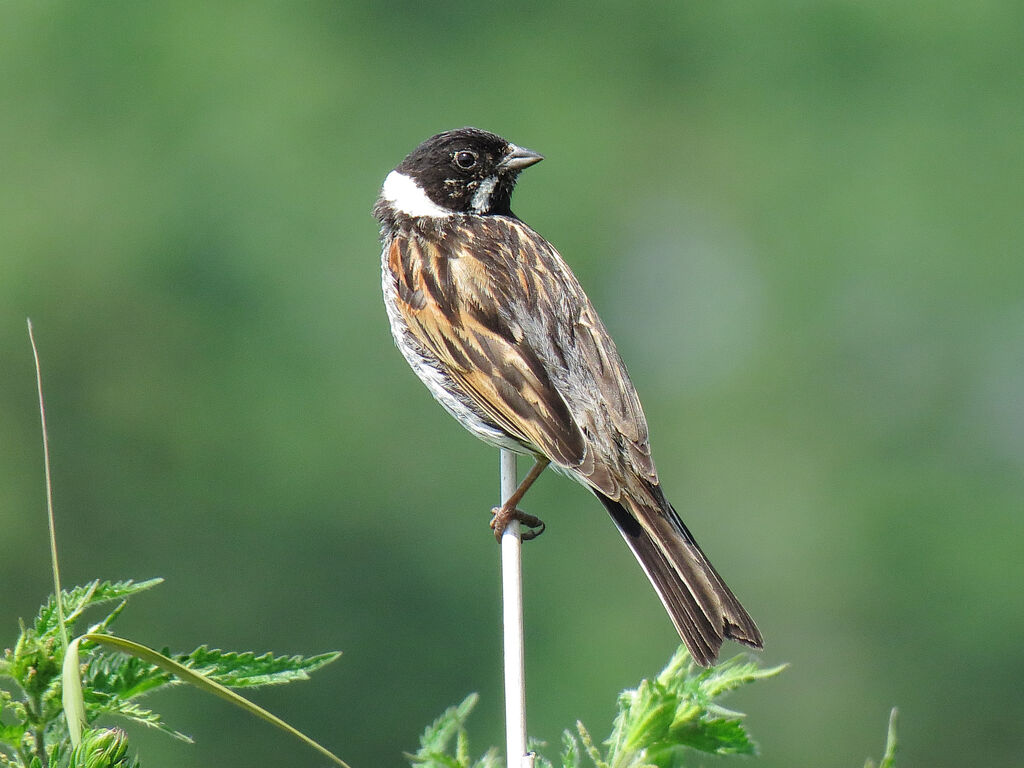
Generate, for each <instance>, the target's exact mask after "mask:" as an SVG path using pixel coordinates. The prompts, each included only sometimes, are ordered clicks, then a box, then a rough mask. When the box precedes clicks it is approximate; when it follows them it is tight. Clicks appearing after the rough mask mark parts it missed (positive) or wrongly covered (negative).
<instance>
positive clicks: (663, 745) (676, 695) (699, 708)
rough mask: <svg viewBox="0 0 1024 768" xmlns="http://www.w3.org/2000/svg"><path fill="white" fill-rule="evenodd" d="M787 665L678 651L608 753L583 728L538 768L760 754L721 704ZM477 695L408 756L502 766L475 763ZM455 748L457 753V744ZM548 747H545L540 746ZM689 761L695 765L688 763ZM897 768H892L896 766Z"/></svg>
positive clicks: (626, 766) (630, 698)
mask: <svg viewBox="0 0 1024 768" xmlns="http://www.w3.org/2000/svg"><path fill="white" fill-rule="evenodd" d="M782 670H783V667H772V668H770V669H760V668H759V667H758V666H757V665H756V664H755V663H753V662H751V661H749V660H747V659H746V658H744V657H742V656H740V657H736V658H734V659H731V660H730V661H726V662H724V663H722V664H720V665H718V666H717V667H713V668H711V669H702V668H701V667H698V666H696V665H695V664H694V663H693V661H692V660H691V658H690V656H689V654H688V653H687V651H686V648H685V647H682V646H680V648H679V650H678V651H676V654H675V656H673V657H672V660H671V661H670V662H669V664H668V666H667V667H665V669H664V670H663V671H662V672H661V674H659V675H658V676H657V677H656V678H654V679H653V680H643V681H641V683H640V685H639V686H637V687H636V688H635V689H633V690H628V691H623V693H622V694H621V695H620V696H619V701H618V714H617V715H616V717H615V722H614V725H613V727H612V733H611V736H609V737H608V739H607V740H605V742H604V746H605V747H606V749H605V750H604V751H603V752H602V751H601V749H600V748H599V747H598V746H597V745H596V744H595V743H594V740H593V738H592V737H591V735H590V732H589V731H588V730H587V729H586V727H584V725H583V723H577V724H576V733H575V734H574V733H572V732H571V731H565V732H564V733H563V734H562V750H561V753H560V755H559V758H558V762H557V763H552V762H551V761H550V760H549V759H547V758H545V757H543V756H541V755H539V754H538V755H537V758H536V765H537V766H538V768H556V766H557V767H558V768H583V765H584V760H583V755H586V756H587V759H588V761H589V764H592V765H593V766H595V768H681V766H684V765H688V764H693V761H692V759H690V757H689V756H690V755H691V753H692V751H700V752H707V753H711V754H717V755H729V754H754V753H755V752H756V747H755V745H754V742H753V741H752V740H751V739H750V736H749V735H748V734H747V731H746V729H745V728H744V726H743V724H742V722H741V721H742V718H743V715H742V714H741V713H739V712H734V711H732V710H729V709H725V708H724V707H722V706H721V705H719V704H718V703H717V701H716V700H717V699H718V698H719V697H720V696H722V695H724V694H726V693H728V692H729V691H732V690H735V689H736V688H739V687H741V686H744V685H747V684H749V683H752V682H755V681H757V680H763V679H765V678H768V677H774V676H775V675H777V674H779V672H781V671H782ZM476 702H477V696H476V694H472V695H470V696H468V697H467V698H466V699H465V700H464V701H463V702H462V703H461V704H459V705H458V706H455V707H451V708H450V709H448V710H447V711H446V712H445V713H444V714H443V715H441V717H439V718H438V719H437V720H435V721H434V723H433V724H432V725H430V726H429V727H428V728H427V729H426V730H425V731H424V732H423V735H422V736H421V737H420V749H419V750H418V751H417V752H416V753H415V754H414V755H409V756H408V757H409V760H410V762H411V763H412V764H413V765H414V766H425V767H426V768H496V767H497V766H499V765H501V763H500V759H499V757H498V753H497V750H495V749H494V748H492V749H490V750H488V751H487V752H486V753H485V754H484V755H483V756H482V757H481V758H479V759H478V760H477V761H476V762H471V761H470V758H469V748H468V737H467V735H466V729H465V721H466V718H467V717H468V715H469V713H470V712H471V711H472V709H473V707H474V706H475V705H476ZM453 739H454V741H455V749H454V751H451V749H450V745H451V744H452V740H453ZM537 746H543V745H537ZM688 761H689V762H688ZM890 768H891V766H890Z"/></svg>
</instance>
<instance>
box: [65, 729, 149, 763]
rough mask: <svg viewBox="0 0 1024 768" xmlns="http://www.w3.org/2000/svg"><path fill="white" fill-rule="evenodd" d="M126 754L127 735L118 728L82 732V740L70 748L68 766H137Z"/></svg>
mask: <svg viewBox="0 0 1024 768" xmlns="http://www.w3.org/2000/svg"><path fill="white" fill-rule="evenodd" d="M137 767H138V763H137V762H135V761H134V760H132V758H131V757H130V756H129V754H128V737H127V736H126V735H125V733H124V731H122V730H120V729H118V728H110V729H106V728H105V729H101V730H93V729H89V730H86V731H84V732H83V734H82V742H81V743H80V744H79V745H78V746H77V747H75V748H74V749H72V750H71V755H70V757H69V763H68V768H137Z"/></svg>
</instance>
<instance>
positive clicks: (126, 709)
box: [83, 691, 192, 744]
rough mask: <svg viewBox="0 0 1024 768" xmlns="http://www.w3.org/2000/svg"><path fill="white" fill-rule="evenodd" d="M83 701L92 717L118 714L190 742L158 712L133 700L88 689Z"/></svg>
mask: <svg viewBox="0 0 1024 768" xmlns="http://www.w3.org/2000/svg"><path fill="white" fill-rule="evenodd" d="M85 702H86V704H87V709H88V710H89V713H90V715H91V716H92V717H95V716H97V715H101V714H111V715H119V716H121V717H123V718H126V719H127V720H131V721H132V722H133V723H138V724H140V725H145V726H147V727H149V728H155V729H156V730H158V731H162V732H163V733H166V734H167V735H169V736H173V737H174V738H176V739H179V740H181V741H184V742H187V743H189V744H191V743H192V739H191V737H189V736H187V735H186V734H184V733H181V732H180V731H176V730H174V729H173V728H171V727H170V726H168V725H167V724H166V723H164V721H163V720H162V719H161V717H160V715H159V714H157V713H156V712H153V711H152V710H150V709H146V708H145V707H142V706H139V705H138V704H136V703H135V702H133V701H124V700H122V699H119V698H117V697H113V696H104V695H101V694H97V693H96V692H94V691H90V692H87V693H86V694H85ZM92 717H90V719H92ZM84 738H85V737H84V735H83V740H84Z"/></svg>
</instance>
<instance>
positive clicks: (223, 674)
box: [175, 645, 341, 688]
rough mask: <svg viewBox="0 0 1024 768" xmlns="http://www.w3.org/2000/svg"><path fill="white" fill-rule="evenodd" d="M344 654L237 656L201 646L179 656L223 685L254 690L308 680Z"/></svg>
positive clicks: (242, 654) (237, 654) (189, 666)
mask: <svg viewBox="0 0 1024 768" xmlns="http://www.w3.org/2000/svg"><path fill="white" fill-rule="evenodd" d="M340 656H341V654H340V653H321V654H319V655H317V656H308V657H304V656H274V655H273V654H272V653H264V654H262V655H260V656H257V655H256V654H255V653H252V652H246V653H234V652H229V651H221V650H217V649H215V648H207V647H206V646H205V645H201V646H199V647H198V648H196V649H195V650H194V651H192V653H188V654H182V655H180V656H176V657H175V659H176V660H177V661H178V662H179V663H180V664H182V665H184V666H186V667H188V668H189V669H192V670H194V671H196V672H199V673H201V674H203V675H204V676H206V677H208V678H210V679H211V680H216V681H217V682H218V683H220V684H221V685H227V686H229V687H232V688H254V687H256V686H261V685H281V684H283V683H290V682H293V681H295V680H308V679H309V675H310V673H311V672H315V671H316V670H318V669H320V668H321V667H323V666H326V665H327V664H330V663H331V662H332V661H336V660H337V659H338V658H339V657H340Z"/></svg>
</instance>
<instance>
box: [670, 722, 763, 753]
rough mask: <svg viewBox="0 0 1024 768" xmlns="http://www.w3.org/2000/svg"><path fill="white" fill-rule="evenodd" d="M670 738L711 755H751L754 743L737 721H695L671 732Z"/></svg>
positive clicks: (754, 751) (753, 751) (753, 750)
mask: <svg viewBox="0 0 1024 768" xmlns="http://www.w3.org/2000/svg"><path fill="white" fill-rule="evenodd" d="M671 738H672V740H673V741H674V742H677V743H679V744H681V745H683V746H685V747H690V749H697V750H700V751H701V752H708V753H709V754H713V755H752V754H755V753H756V751H757V750H756V748H755V746H754V743H753V742H752V741H751V740H750V737H749V736H748V735H747V731H746V729H745V728H744V727H743V725H742V724H741V723H740V721H739V720H696V721H691V722H689V723H687V724H686V725H685V726H684V727H682V728H679V729H677V730H673V731H672V733H671Z"/></svg>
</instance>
